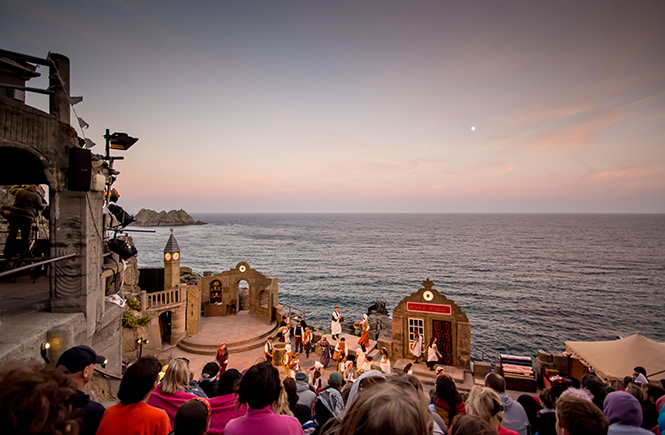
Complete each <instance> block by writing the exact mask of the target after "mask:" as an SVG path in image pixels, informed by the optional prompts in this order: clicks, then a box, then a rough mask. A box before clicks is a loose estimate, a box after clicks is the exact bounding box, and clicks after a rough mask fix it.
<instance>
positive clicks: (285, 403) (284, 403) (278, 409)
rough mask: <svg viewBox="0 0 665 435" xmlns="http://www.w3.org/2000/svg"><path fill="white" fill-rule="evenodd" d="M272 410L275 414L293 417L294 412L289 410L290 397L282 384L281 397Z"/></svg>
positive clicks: (280, 387) (280, 386)
mask: <svg viewBox="0 0 665 435" xmlns="http://www.w3.org/2000/svg"><path fill="white" fill-rule="evenodd" d="M272 409H273V411H274V412H275V414H278V415H288V416H290V417H293V412H291V410H290V409H289V396H288V394H286V389H284V387H283V386H282V384H281V383H280V385H279V397H278V398H277V400H275V402H274V403H273V404H272Z"/></svg>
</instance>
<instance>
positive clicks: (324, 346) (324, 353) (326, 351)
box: [319, 335, 330, 368]
mask: <svg viewBox="0 0 665 435" xmlns="http://www.w3.org/2000/svg"><path fill="white" fill-rule="evenodd" d="M319 347H320V348H321V358H320V359H319V361H321V364H323V368H327V367H328V364H330V343H329V342H328V340H326V336H325V335H322V336H321V340H320V341H319Z"/></svg>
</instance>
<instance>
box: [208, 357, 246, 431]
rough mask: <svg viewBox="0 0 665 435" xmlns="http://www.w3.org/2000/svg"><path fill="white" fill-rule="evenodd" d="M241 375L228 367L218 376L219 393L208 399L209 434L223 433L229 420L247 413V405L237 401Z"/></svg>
mask: <svg viewBox="0 0 665 435" xmlns="http://www.w3.org/2000/svg"><path fill="white" fill-rule="evenodd" d="M241 379H242V375H241V374H240V372H239V371H238V370H236V369H228V370H226V371H224V373H222V374H221V375H220V376H219V383H218V392H219V395H218V396H216V397H212V398H210V399H208V402H209V403H210V428H209V429H208V433H209V434H211V435H215V434H223V433H224V429H225V428H226V425H227V423H228V422H229V421H231V420H233V419H234V418H238V417H242V416H243V415H245V414H247V405H240V404H239V403H238V394H236V393H237V391H238V387H239V386H240V380H241Z"/></svg>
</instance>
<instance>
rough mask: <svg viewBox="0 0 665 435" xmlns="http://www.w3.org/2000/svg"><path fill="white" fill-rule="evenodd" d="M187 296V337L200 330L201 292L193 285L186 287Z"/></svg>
mask: <svg viewBox="0 0 665 435" xmlns="http://www.w3.org/2000/svg"><path fill="white" fill-rule="evenodd" d="M186 288H187V291H186V295H187V335H194V334H196V333H197V332H199V331H200V330H201V292H200V290H199V288H198V287H197V286H195V285H188V286H187V287H186Z"/></svg>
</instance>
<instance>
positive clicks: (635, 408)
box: [562, 391, 652, 435]
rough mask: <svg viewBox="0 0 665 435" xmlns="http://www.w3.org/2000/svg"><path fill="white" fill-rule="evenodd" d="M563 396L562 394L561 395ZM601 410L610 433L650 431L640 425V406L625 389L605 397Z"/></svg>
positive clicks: (643, 432)
mask: <svg viewBox="0 0 665 435" xmlns="http://www.w3.org/2000/svg"><path fill="white" fill-rule="evenodd" d="M562 397H563V396H562ZM603 411H604V412H605V416H606V417H607V420H608V421H609V423H610V428H609V431H608V432H607V433H608V434H610V435H619V434H646V435H649V434H651V433H652V432H650V431H648V430H646V429H643V428H641V427H640V425H641V424H642V407H641V406H640V402H639V401H638V400H637V399H636V398H635V396H633V395H631V394H629V393H626V392H625V391H615V392H613V393H610V394H608V395H607V396H606V397H605V403H604V405H603Z"/></svg>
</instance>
